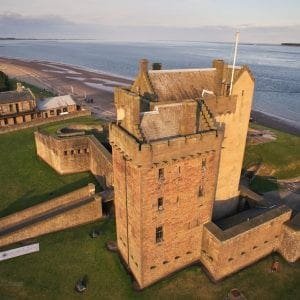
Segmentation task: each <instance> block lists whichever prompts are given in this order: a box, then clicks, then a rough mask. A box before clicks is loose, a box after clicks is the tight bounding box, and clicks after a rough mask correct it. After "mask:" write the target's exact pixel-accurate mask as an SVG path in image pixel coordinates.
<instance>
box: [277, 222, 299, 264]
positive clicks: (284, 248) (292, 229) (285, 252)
mask: <svg viewBox="0 0 300 300" xmlns="http://www.w3.org/2000/svg"><path fill="white" fill-rule="evenodd" d="M279 252H280V254H281V255H282V256H283V257H284V258H285V259H286V260H287V261H288V262H291V263H293V262H296V261H297V260H298V259H299V258H300V228H299V226H295V225H293V224H292V222H291V221H288V222H286V223H285V224H284V225H283V228H282V237H281V245H280V248H279Z"/></svg>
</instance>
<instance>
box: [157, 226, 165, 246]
mask: <svg viewBox="0 0 300 300" xmlns="http://www.w3.org/2000/svg"><path fill="white" fill-rule="evenodd" d="M163 238H164V231H163V227H162V226H159V227H156V243H160V242H162V241H163Z"/></svg>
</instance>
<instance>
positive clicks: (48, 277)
mask: <svg viewBox="0 0 300 300" xmlns="http://www.w3.org/2000/svg"><path fill="white" fill-rule="evenodd" d="M90 122H91V123H90ZM93 122H98V121H95V119H92V118H86V117H84V118H78V119H73V120H67V121H63V122H59V123H55V124H50V125H45V126H43V127H42V128H43V130H46V131H48V132H50V133H55V132H56V130H57V129H58V128H59V127H61V126H65V125H66V124H70V123H87V124H93ZM33 132H34V129H32V128H31V129H26V130H22V131H17V132H13V133H8V134H4V135H0V217H1V216H4V215H7V214H10V213H12V212H15V211H18V210H21V209H23V208H25V207H29V206H31V205H33V204H36V203H39V202H42V201H46V200H48V199H50V198H52V197H54V196H57V195H59V194H64V193H66V192H68V191H72V190H74V189H76V188H79V187H82V186H84V185H86V184H87V183H89V182H94V183H95V179H94V178H93V176H92V175H91V174H90V173H88V172H86V173H79V174H74V175H65V176H60V175H58V174H57V173H56V172H55V171H54V170H52V168H51V167H49V166H48V165H47V164H46V163H44V162H43V161H41V160H39V159H38V158H37V157H36V154H35V144H34V138H33ZM278 137H279V138H278V141H277V142H272V143H269V144H265V145H258V146H253V147H259V148H253V149H252V148H251V147H252V146H251V147H249V148H248V149H247V154H246V159H247V160H248V163H251V160H253V162H255V161H256V159H257V155H258V153H260V156H259V159H261V158H263V159H266V162H268V163H271V162H272V163H274V165H276V166H278V170H279V171H278V172H279V173H280V172H282V170H283V169H284V165H285V164H284V163H283V162H280V163H279V162H277V164H275V163H276V159H275V157H276V156H275V154H274V153H272V155H273V156H274V157H273V158H269V157H268V153H269V152H270V151H271V152H272V149H273V150H274V149H281V150H280V151H281V152H285V153H287V155H288V156H289V157H291V158H293V159H294V158H295V157H297V155H298V154H297V153H296V151H295V150H294V149H293V147H292V146H291V145H294V146H296V145H298V146H299V140H298V138H294V137H293V136H289V135H286V134H282V135H281V133H280V135H278ZM284 141H286V143H287V144H288V145H290V146H288V149H290V150H285V151H284V148H283V145H284ZM274 143H276V144H274ZM270 144H273V146H270ZM275 146H276V148H274V147H275ZM257 149H260V150H257ZM259 151H261V152H259ZM278 151H279V150H278ZM289 151H291V153H292V154H291V155H290V154H289V153H290V152H289ZM275 152H276V151H275ZM285 159H286V158H285ZM298 159H299V156H298ZM274 160H275V161H274ZM285 161H287V160H285ZM291 170H293V169H289V173H290V174H294V173H293V172H294V171H291ZM295 173H296V172H295ZM298 175H299V173H298ZM288 176H290V175H288ZM93 228H97V229H100V230H101V232H102V234H101V235H100V236H99V237H98V238H96V239H91V238H90V237H89V232H90V231H91V229H93ZM111 239H115V224H114V220H113V219H105V220H102V221H99V222H96V223H93V224H89V225H85V226H81V227H77V228H73V229H69V230H66V231H63V232H58V233H53V234H49V235H46V236H43V237H40V238H38V241H39V242H40V252H39V253H35V254H30V255H27V256H23V257H18V258H15V259H12V260H7V261H3V262H0V299H1V300H2V299H3V300H5V299H51V300H52V299H82V298H86V299H224V296H225V295H226V294H227V292H228V291H229V290H230V289H232V288H238V289H240V290H241V291H242V292H243V293H244V295H245V296H246V297H247V298H248V299H297V298H299V295H300V262H298V263H296V264H294V265H289V264H287V263H286V262H285V261H283V259H281V258H280V257H279V260H280V266H281V269H280V272H279V273H270V272H269V269H270V266H271V263H272V257H271V256H269V257H267V258H265V259H263V260H261V261H260V262H258V263H257V264H255V265H252V266H251V267H249V268H246V269H244V270H243V271H241V272H239V273H237V274H235V275H233V276H231V277H229V278H227V279H225V280H224V281H222V282H221V283H219V284H213V283H211V282H210V281H209V279H208V278H207V276H206V275H205V273H204V272H203V271H202V270H201V267H200V266H194V267H190V268H187V269H185V270H183V271H181V272H178V273H176V274H175V275H173V276H172V277H170V278H168V279H165V280H163V281H160V282H159V283H157V284H155V285H153V286H151V287H150V288H147V289H145V290H144V291H142V292H135V291H134V290H133V289H132V283H131V277H130V276H129V275H128V274H127V273H126V271H125V269H124V267H123V266H122V264H121V263H120V260H119V257H118V255H117V254H115V253H111V252H108V251H106V249H105V242H106V241H108V240H111ZM85 274H87V275H88V277H89V285H88V290H87V291H86V292H85V293H84V294H83V295H79V294H77V293H76V292H75V291H74V285H75V282H76V281H77V280H78V279H79V278H80V277H82V276H84V275H85Z"/></svg>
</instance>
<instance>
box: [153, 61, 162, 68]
mask: <svg viewBox="0 0 300 300" xmlns="http://www.w3.org/2000/svg"><path fill="white" fill-rule="evenodd" d="M161 67H162V65H161V63H158V62H156V63H153V64H152V70H161Z"/></svg>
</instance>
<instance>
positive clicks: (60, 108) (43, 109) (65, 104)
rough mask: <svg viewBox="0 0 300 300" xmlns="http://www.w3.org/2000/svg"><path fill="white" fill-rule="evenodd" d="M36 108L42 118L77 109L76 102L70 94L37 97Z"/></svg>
mask: <svg viewBox="0 0 300 300" xmlns="http://www.w3.org/2000/svg"><path fill="white" fill-rule="evenodd" d="M37 108H38V110H39V113H40V114H41V117H43V118H51V117H55V116H60V115H66V114H69V113H74V112H76V111H77V105H76V102H75V101H74V100H73V98H72V97H71V96H70V95H63V96H56V97H49V98H44V99H39V100H38V101H37Z"/></svg>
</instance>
